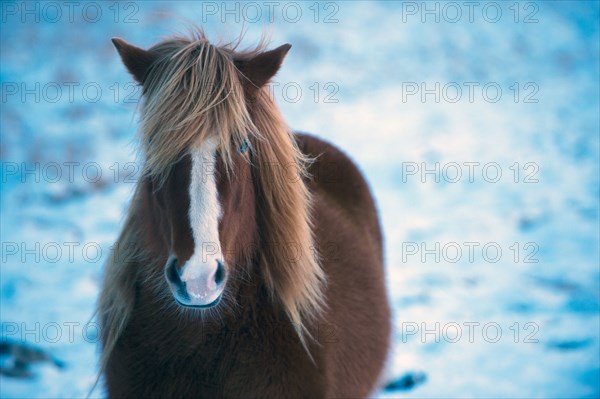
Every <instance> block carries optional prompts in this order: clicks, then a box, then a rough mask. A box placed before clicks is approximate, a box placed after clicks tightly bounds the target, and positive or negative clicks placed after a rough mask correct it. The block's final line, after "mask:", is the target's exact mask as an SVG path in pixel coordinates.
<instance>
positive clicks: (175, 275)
mask: <svg viewBox="0 0 600 399" xmlns="http://www.w3.org/2000/svg"><path fill="white" fill-rule="evenodd" d="M166 273H167V278H168V279H169V281H171V282H172V283H174V284H176V285H180V284H181V278H180V277H179V272H177V258H171V260H170V261H169V264H168V265H167V270H166Z"/></svg>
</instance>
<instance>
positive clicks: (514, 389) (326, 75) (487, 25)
mask: <svg viewBox="0 0 600 399" xmlns="http://www.w3.org/2000/svg"><path fill="white" fill-rule="evenodd" d="M0 6H1V8H2V9H1V11H2V14H1V21H0V22H1V24H0V27H1V47H0V56H1V67H0V78H1V81H2V92H1V96H2V102H1V107H2V110H1V118H0V128H1V137H2V141H1V146H0V156H1V159H2V170H1V172H2V174H1V178H2V182H1V190H0V193H1V200H0V205H1V213H0V216H1V230H0V231H1V244H2V247H1V252H2V253H1V256H2V265H1V269H0V278H1V283H0V289H1V305H0V311H1V313H0V321H1V326H2V341H1V343H2V344H3V346H1V347H2V348H6V347H7V346H9V345H8V344H9V343H10V344H14V343H19V344H26V345H30V346H31V347H34V348H39V349H41V350H43V351H44V353H47V354H49V355H50V356H51V357H52V359H54V360H55V362H54V361H39V362H33V363H32V364H31V365H30V366H29V367H25V366H23V367H19V365H18V364H15V355H14V354H12V355H11V354H9V353H2V354H1V355H0V366H1V367H2V375H1V376H0V396H1V397H2V398H38V397H39V398H41V397H44V398H47V397H64V398H75V397H85V395H86V394H87V393H88V392H89V390H90V388H91V386H92V384H93V382H94V379H95V373H96V370H97V368H96V366H97V359H98V353H97V350H98V349H97V340H98V338H97V325H96V324H95V320H94V319H92V314H93V309H94V304H95V301H96V298H97V295H98V290H99V282H100V279H101V275H102V265H103V263H104V261H105V260H106V258H107V255H108V253H109V251H110V247H111V245H112V243H113V241H114V240H115V239H116V236H117V233H118V230H119V226H120V222H121V220H122V217H123V215H124V212H125V210H126V208H127V202H128V199H129V197H130V194H131V191H132V188H133V187H134V184H133V183H132V182H133V181H134V180H135V178H136V176H137V169H138V167H137V164H136V163H135V161H136V155H135V148H136V143H135V132H136V120H137V118H136V107H137V98H138V96H139V92H138V90H137V89H136V88H135V86H134V85H132V83H131V78H130V77H129V75H128V74H127V73H126V71H125V69H124V67H123V66H122V64H121V62H120V60H119V58H118V55H117V53H116V51H115V50H114V48H113V46H112V44H111V42H110V38H111V37H114V36H119V37H122V38H125V39H126V40H128V41H130V42H131V43H134V44H136V45H139V46H142V47H145V46H150V45H152V44H154V43H155V42H157V41H158V40H160V39H161V38H162V37H164V36H167V35H169V34H171V33H173V32H176V31H184V29H185V26H186V23H188V22H189V21H192V22H195V23H197V24H199V25H201V26H203V27H204V28H205V30H206V31H207V33H208V35H209V38H211V39H212V40H218V39H219V38H222V39H224V40H232V39H234V38H236V37H237V36H238V34H239V33H240V31H241V30H243V29H244V30H246V36H245V39H244V43H245V44H246V45H252V44H253V43H255V42H256V40H258V38H259V37H260V35H261V34H262V33H263V32H269V33H270V35H271V38H272V40H273V46H276V45H280V44H283V43H287V42H289V43H291V44H292V45H293V47H292V50H291V51H290V53H289V55H288V57H287V59H286V60H285V63H284V67H283V68H282V70H281V72H280V73H279V74H278V76H277V77H276V79H275V83H274V84H273V85H272V89H273V95H274V96H275V98H276V99H277V101H278V103H279V105H280V107H281V108H282V110H283V113H284V114H285V116H286V118H287V120H288V122H289V124H290V125H291V126H292V127H293V128H295V129H298V130H304V131H309V132H313V133H315V134H317V135H319V136H321V137H323V138H325V139H327V140H329V141H332V142H334V143H336V144H337V145H339V146H340V147H341V148H343V149H344V150H345V151H346V152H347V153H349V154H350V155H351V156H352V157H353V158H354V159H355V160H356V162H357V163H358V164H359V165H360V167H361V168H362V170H363V171H364V172H365V174H366V175H367V178H368V180H369V182H370V184H371V186H372V189H373V191H374V193H375V196H376V198H377V201H378V205H379V208H380V213H381V220H382V223H383V226H384V233H385V240H386V259H387V265H386V267H387V276H388V287H389V295H390V299H391V301H392V303H393V308H394V319H393V323H394V327H395V331H394V342H393V349H392V351H391V353H390V359H389V367H388V371H387V375H388V379H387V381H392V380H397V379H401V380H403V381H404V382H405V384H404V386H402V384H398V385H399V386H397V387H396V388H394V389H391V390H385V391H384V390H382V391H381V392H376V393H374V396H375V397H386V398H392V397H394V398H396V397H400V398H402V397H436V398H440V397H478V398H480V397H495V398H497V397H547V398H557V397H565V398H567V397H568V398H573V397H586V398H587V397H589V398H594V397H598V396H599V395H600V380H599V379H600V377H599V376H600V360H599V352H600V336H599V331H600V322H599V316H600V288H599V285H600V270H599V263H600V261H599V244H598V243H599V227H598V225H599V220H598V219H599V198H600V189H599V185H600V181H599V132H600V126H599V52H600V48H599V29H598V24H599V19H600V14H599V3H598V2H596V1H568V2H557V1H550V2H530V1H521V2H517V1H507V2H501V1H497V2H483V1H482V2H479V1H475V2H460V1H459V2H450V3H448V2H434V1H428V2H403V3H401V2H385V3H384V2H381V3H378V2H366V1H352V2H321V3H315V2H287V3H286V2H251V3H233V2H230V3H223V2H203V3H200V2H170V3H168V4H167V3H161V2H154V1H153V2H137V3H136V2H121V3H115V2H93V3H86V2H45V3H35V2H28V3H23V2H2V3H1V4H0ZM0 352H2V351H0ZM5 352H6V350H5ZM7 374H22V375H21V378H17V377H16V376H9V375H7ZM26 374H29V376H27V375H26ZM413 383H414V384H413ZM103 396H104V393H103V391H102V389H101V388H97V389H96V390H95V391H94V392H93V393H92V397H103Z"/></svg>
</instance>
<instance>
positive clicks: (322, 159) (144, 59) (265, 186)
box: [98, 30, 390, 398]
mask: <svg viewBox="0 0 600 399" xmlns="http://www.w3.org/2000/svg"><path fill="white" fill-rule="evenodd" d="M113 43H114V45H115V46H116V48H117V50H118V52H119V54H120V56H121V58H122V60H123V62H124V64H125V66H126V67H127V69H128V70H129V72H130V73H131V74H132V75H133V77H134V78H135V79H136V80H137V81H138V82H139V83H140V84H141V85H142V87H143V94H142V98H143V106H142V110H141V128H140V134H141V137H140V139H141V146H142V148H141V153H142V154H143V158H144V169H143V170H144V173H143V176H142V177H141V179H140V181H139V183H138V185H137V187H136V191H135V194H134V197H133V199H132V202H131V206H130V209H129V212H128V216H127V219H126V221H125V225H124V227H123V230H122V231H121V234H120V236H119V238H118V241H117V244H116V249H115V251H113V254H112V257H111V260H110V261H109V263H108V265H107V267H106V274H105V279H104V284H103V289H102V293H101V297H100V300H99V308H98V312H99V316H100V319H101V322H102V327H103V330H102V358H101V372H102V373H103V375H104V378H105V382H106V386H107V389H108V394H109V396H110V397H115V398H116V397H119V398H120V397H173V398H183V397H194V398H201V397H260V398H285V397H310V398H317V397H345V398H347V397H365V396H368V395H369V394H370V393H372V392H373V390H374V389H375V388H376V387H377V383H378V379H379V377H380V374H381V371H382V368H383V367H384V363H385V359H386V354H387V351H388V344H389V342H388V341H389V336H390V314H389V305H388V301H387V294H386V288H385V282H384V277H383V276H384V270H383V250H382V236H381V231H380V226H379V222H378V217H377V211H376V208H375V205H374V201H373V198H372V196H371V194H370V192H369V188H368V186H367V183H366V182H365V180H364V178H363V177H362V176H361V174H360V172H359V171H358V169H357V168H356V166H355V165H354V164H353V163H352V161H350V159H349V158H348V157H347V156H346V155H344V154H343V153H342V152H341V151H340V150H338V149H337V148H335V147H334V146H332V145H331V144H328V143H325V142H323V141H321V140H319V139H317V138H315V137H312V136H309V135H306V134H294V133H292V132H291V131H290V130H289V129H288V127H287V126H286V124H285V122H284V120H283V118H282V116H281V115H280V113H279V110H278V109H277V107H276V106H275V104H274V102H273V100H272V99H271V98H270V96H269V94H268V89H267V88H266V87H265V85H266V84H267V83H268V81H269V80H270V79H271V78H272V77H273V76H274V75H275V73H276V72H277V71H278V69H279V67H280V66H281V63H282V61H283V59H284V57H285V55H286V54H287V52H288V50H289V49H290V47H291V46H290V45H287V44H286V45H283V46H281V47H279V48H277V49H275V50H271V51H266V50H265V45H264V43H261V44H260V45H258V46H257V47H256V48H255V49H253V50H247V51H237V50H236V46H237V45H234V44H227V45H222V46H216V45H212V44H210V43H208V41H207V40H206V38H205V36H204V34H203V33H202V32H201V31H200V30H198V31H197V32H194V33H193V34H192V35H191V36H190V37H174V38H170V39H168V40H166V41H163V42H161V43H158V44H157V45H155V46H153V47H152V48H150V49H148V50H143V49H140V48H137V47H135V46H132V45H130V44H128V43H126V42H124V41H123V40H121V39H113Z"/></svg>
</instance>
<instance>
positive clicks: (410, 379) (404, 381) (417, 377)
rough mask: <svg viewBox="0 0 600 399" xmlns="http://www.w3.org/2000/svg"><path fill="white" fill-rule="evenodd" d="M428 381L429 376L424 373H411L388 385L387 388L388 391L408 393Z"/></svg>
mask: <svg viewBox="0 0 600 399" xmlns="http://www.w3.org/2000/svg"><path fill="white" fill-rule="evenodd" d="M426 380H427V375H426V374H425V373H424V372H422V371H411V372H408V373H406V374H404V375H403V376H402V377H400V378H398V379H397V380H394V381H392V382H390V383H389V384H387V385H386V386H385V388H383V389H385V390H386V391H408V390H411V389H413V388H414V387H416V386H418V385H421V384H423V383H424V382H425V381H426Z"/></svg>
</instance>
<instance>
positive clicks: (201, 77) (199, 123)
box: [140, 35, 258, 182]
mask: <svg viewBox="0 0 600 399" xmlns="http://www.w3.org/2000/svg"><path fill="white" fill-rule="evenodd" d="M234 50H235V49H234V47H233V46H221V47H219V46H215V45H212V44H210V43H208V41H206V39H205V38H204V37H203V36H202V35H198V36H196V37H192V38H183V37H175V38H172V39H169V40H166V41H164V42H161V43H159V44H157V45H156V46H154V47H152V48H151V49H150V50H149V51H152V52H154V53H155V54H156V55H157V57H158V58H157V60H156V61H155V62H154V63H153V64H152V67H151V68H150V70H149V71H148V74H147V77H146V81H145V83H144V104H143V108H142V115H141V129H140V133H141V137H140V140H141V143H142V146H141V149H142V152H143V157H144V158H145V159H144V173H145V174H146V175H148V176H152V177H156V178H158V179H157V180H158V181H159V182H162V181H164V179H165V177H166V176H167V175H168V172H169V171H170V167H171V166H172V165H173V164H174V163H175V162H176V161H177V160H178V159H179V158H181V157H183V156H184V155H185V154H186V153H187V151H189V150H190V149H191V148H194V147H198V146H200V145H201V143H203V142H204V141H205V140H206V139H207V138H209V137H211V136H214V135H217V136H218V139H219V150H220V153H221V155H222V156H223V159H224V160H225V163H226V165H227V166H228V167H230V166H231V165H232V154H233V151H234V149H236V148H238V147H239V146H240V145H241V144H242V143H243V142H244V140H245V138H246V137H247V136H248V135H254V134H257V132H256V128H255V126H254V124H253V122H252V119H251V118H250V115H249V113H248V110H247V108H246V103H245V99H244V93H243V87H242V84H241V82H240V79H239V76H238V71H237V69H236V67H235V65H234V62H233V58H234V56H235V54H236V53H235V51H234ZM256 51H258V49H257V50H256Z"/></svg>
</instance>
